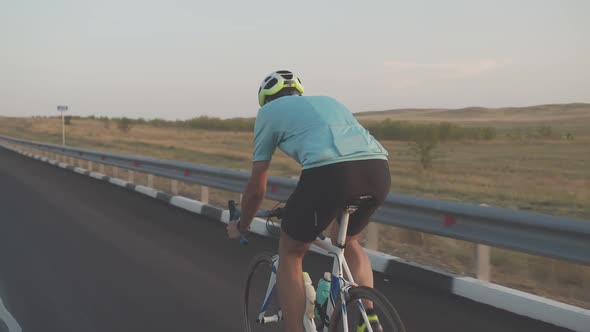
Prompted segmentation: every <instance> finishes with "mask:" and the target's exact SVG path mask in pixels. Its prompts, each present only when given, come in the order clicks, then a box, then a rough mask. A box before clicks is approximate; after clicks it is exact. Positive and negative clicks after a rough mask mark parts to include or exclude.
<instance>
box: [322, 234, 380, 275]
mask: <svg viewBox="0 0 590 332" xmlns="http://www.w3.org/2000/svg"><path fill="white" fill-rule="evenodd" d="M338 229H339V225H338V223H334V225H333V227H332V229H331V232H330V238H332V239H336V238H337V237H338ZM360 236H361V235H360V234H356V235H352V236H346V249H345V250H344V258H346V262H347V263H348V267H349V268H350V273H352V276H353V278H354V282H355V283H356V284H358V285H359V286H367V287H373V269H372V268H371V260H370V259H369V256H368V255H367V253H366V252H365V250H364V249H363V246H361V244H360V243H359V238H360Z"/></svg>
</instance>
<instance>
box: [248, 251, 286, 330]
mask: <svg viewBox="0 0 590 332" xmlns="http://www.w3.org/2000/svg"><path fill="white" fill-rule="evenodd" d="M273 256H274V254H272V253H269V252H262V253H260V254H258V255H256V256H255V257H254V258H253V259H252V260H251V262H250V265H249V267H248V274H247V276H246V281H245V283H244V288H243V290H244V291H243V307H242V309H243V323H244V331H246V332H253V331H257V332H258V331H279V330H280V326H281V324H280V322H278V323H272V324H269V325H262V324H260V323H258V322H257V321H256V320H257V318H258V314H257V313H259V310H260V308H261V306H262V302H264V297H265V295H266V290H267V287H268V282H269V278H270V274H271V269H272V258H273ZM277 292H278V290H277V289H276V286H275V289H274V291H273V294H272V295H271V303H270V304H269V311H271V312H272V311H274V310H277V311H278V310H279V309H280V308H279V303H278V294H277Z"/></svg>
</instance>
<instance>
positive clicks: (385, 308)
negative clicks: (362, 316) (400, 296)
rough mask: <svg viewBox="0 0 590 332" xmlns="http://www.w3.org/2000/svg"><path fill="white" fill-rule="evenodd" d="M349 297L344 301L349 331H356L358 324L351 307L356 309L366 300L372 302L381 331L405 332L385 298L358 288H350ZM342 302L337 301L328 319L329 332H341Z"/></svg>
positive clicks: (377, 292)
mask: <svg viewBox="0 0 590 332" xmlns="http://www.w3.org/2000/svg"><path fill="white" fill-rule="evenodd" d="M348 294H349V297H348V299H347V301H346V308H347V316H348V322H347V324H348V326H349V331H356V324H357V323H358V319H359V318H358V315H359V314H357V313H356V312H355V311H354V310H351V309H352V307H354V306H356V307H358V306H359V305H358V301H359V300H368V301H371V302H373V306H374V308H375V311H376V313H377V316H378V317H379V321H380V322H381V325H382V326H383V331H386V332H405V331H406V328H405V327H404V324H403V322H402V320H401V318H400V316H399V314H398V313H397V310H395V307H394V306H393V305H392V304H391V302H389V300H387V298H386V297H385V296H384V295H383V294H381V293H380V292H379V291H377V290H376V289H374V288H370V287H364V286H358V287H352V288H350V290H349V293H348ZM341 307H342V300H338V303H337V304H336V306H335V309H334V313H332V317H331V318H330V328H329V329H328V330H329V331H330V332H340V331H343V328H342V323H343V322H342V310H341V309H340V308H341Z"/></svg>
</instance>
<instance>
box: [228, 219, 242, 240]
mask: <svg viewBox="0 0 590 332" xmlns="http://www.w3.org/2000/svg"><path fill="white" fill-rule="evenodd" d="M238 222H239V220H236V221H230V222H229V224H227V236H228V237H229V238H230V239H231V240H237V239H239V238H240V236H241V235H242V234H241V233H240V230H239V229H238Z"/></svg>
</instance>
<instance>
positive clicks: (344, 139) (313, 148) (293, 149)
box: [253, 96, 387, 169]
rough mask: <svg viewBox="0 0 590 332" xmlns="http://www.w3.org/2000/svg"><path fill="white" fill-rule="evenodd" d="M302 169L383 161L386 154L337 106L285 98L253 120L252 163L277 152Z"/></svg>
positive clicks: (321, 99)
mask: <svg viewBox="0 0 590 332" xmlns="http://www.w3.org/2000/svg"><path fill="white" fill-rule="evenodd" d="M277 147H278V148H279V149H280V150H281V151H283V152H284V153H286V154H287V155H288V156H290V157H291V158H293V159H295V161H297V162H298V163H299V164H300V165H301V166H302V168H303V169H308V168H313V167H319V166H324V165H329V164H334V163H339V162H343V161H353V160H367V159H385V160H387V151H386V150H385V148H383V146H382V145H381V144H380V143H379V142H378V141H377V140H376V139H375V138H374V137H373V136H371V134H370V133H369V131H367V130H366V129H365V128H363V126H361V125H360V124H359V123H358V121H357V120H356V119H355V117H354V116H353V115H352V113H351V112H350V111H349V110H348V109H347V108H346V107H345V106H344V105H342V104H341V103H340V102H338V101H337V100H336V99H334V98H331V97H325V96H287V97H281V98H278V99H276V100H273V101H271V102H270V103H268V104H266V105H264V106H263V107H261V108H260V110H259V111H258V115H257V116H256V125H255V129H254V158H253V161H263V160H271V158H272V155H273V154H274V151H275V150H276V148H277Z"/></svg>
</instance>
